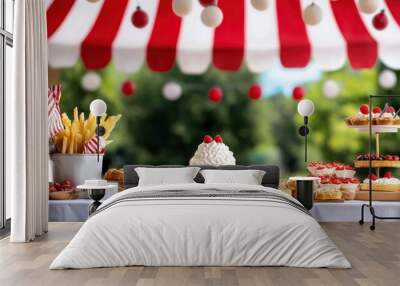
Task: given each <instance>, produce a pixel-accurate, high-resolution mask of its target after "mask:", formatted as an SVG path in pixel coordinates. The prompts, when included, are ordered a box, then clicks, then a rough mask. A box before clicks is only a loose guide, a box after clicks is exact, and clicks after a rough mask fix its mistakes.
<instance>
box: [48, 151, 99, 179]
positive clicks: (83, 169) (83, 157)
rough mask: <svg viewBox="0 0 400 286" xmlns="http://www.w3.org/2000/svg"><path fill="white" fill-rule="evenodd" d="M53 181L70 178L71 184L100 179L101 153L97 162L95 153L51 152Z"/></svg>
mask: <svg viewBox="0 0 400 286" xmlns="http://www.w3.org/2000/svg"><path fill="white" fill-rule="evenodd" d="M51 159H52V161H53V179H54V182H62V181H64V180H70V181H71V183H72V185H73V186H77V185H81V184H84V183H85V180H90V179H101V171H102V167H103V155H100V157H99V162H97V154H72V155H70V154H59V153H56V154H52V155H51Z"/></svg>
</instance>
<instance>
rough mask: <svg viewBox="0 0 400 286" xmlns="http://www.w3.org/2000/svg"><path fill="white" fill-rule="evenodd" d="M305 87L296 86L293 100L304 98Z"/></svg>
mask: <svg viewBox="0 0 400 286" xmlns="http://www.w3.org/2000/svg"><path fill="white" fill-rule="evenodd" d="M304 94H305V92H304V88H303V87H302V86H296V87H295V88H294V89H293V92H292V98H293V100H296V101H300V100H302V99H303V98H304Z"/></svg>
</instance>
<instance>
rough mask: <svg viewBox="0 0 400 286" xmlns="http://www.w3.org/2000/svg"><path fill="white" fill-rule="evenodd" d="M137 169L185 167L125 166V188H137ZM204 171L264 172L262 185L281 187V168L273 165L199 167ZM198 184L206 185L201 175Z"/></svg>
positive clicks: (197, 179) (178, 166) (198, 176)
mask: <svg viewBox="0 0 400 286" xmlns="http://www.w3.org/2000/svg"><path fill="white" fill-rule="evenodd" d="M137 167H147V168H182V167H185V166H181V165H161V166H152V165H125V166H124V188H125V189H129V188H133V187H136V186H137V185H138V182H139V177H138V175H137V173H136V171H135V168H137ZM199 167H200V168H201V169H202V170H204V169H218V170H249V169H250V170H251V169H252V170H263V171H265V175H264V178H263V180H262V185H263V186H265V187H271V188H278V186H279V167H278V166H273V165H258V166H257V165H254V166H240V165H236V166H220V167H212V166H199ZM194 180H195V181H196V182H197V183H204V178H203V176H202V175H201V174H200V173H199V174H198V175H197V177H196V178H195V179H194Z"/></svg>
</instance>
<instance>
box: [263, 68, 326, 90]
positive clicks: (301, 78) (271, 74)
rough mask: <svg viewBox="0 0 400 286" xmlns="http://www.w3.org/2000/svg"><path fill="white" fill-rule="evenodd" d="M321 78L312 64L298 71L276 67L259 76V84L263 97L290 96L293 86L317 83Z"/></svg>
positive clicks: (319, 72)
mask: <svg viewBox="0 0 400 286" xmlns="http://www.w3.org/2000/svg"><path fill="white" fill-rule="evenodd" d="M321 76H322V73H321V71H320V70H319V69H318V68H317V67H316V66H315V65H312V64H311V65H309V66H308V67H307V68H299V69H293V68H291V69H287V68H284V67H282V66H281V65H278V66H277V67H276V68H273V69H271V71H268V72H266V73H263V74H261V75H260V78H259V82H260V84H261V85H262V87H263V93H264V94H263V96H264V97H268V96H272V95H275V94H279V93H283V94H286V95H291V94H292V90H293V88H294V87H295V86H297V85H302V84H304V83H308V82H313V81H317V80H319V79H320V78H321Z"/></svg>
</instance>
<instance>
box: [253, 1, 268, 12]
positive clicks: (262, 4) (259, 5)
mask: <svg viewBox="0 0 400 286" xmlns="http://www.w3.org/2000/svg"><path fill="white" fill-rule="evenodd" d="M251 5H253V7H254V9H256V10H259V11H264V10H267V8H268V6H269V0H251Z"/></svg>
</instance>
